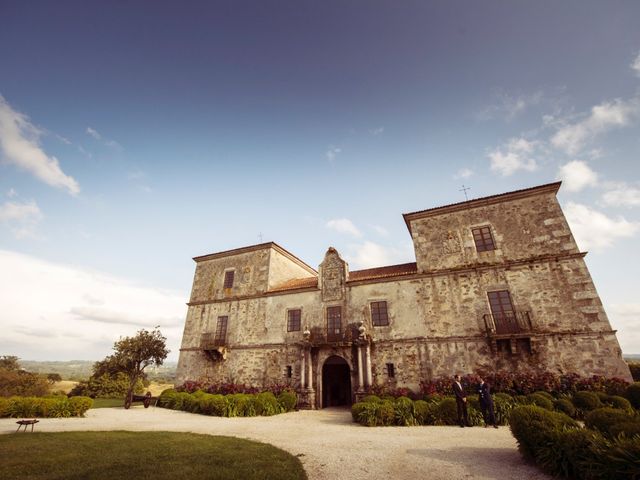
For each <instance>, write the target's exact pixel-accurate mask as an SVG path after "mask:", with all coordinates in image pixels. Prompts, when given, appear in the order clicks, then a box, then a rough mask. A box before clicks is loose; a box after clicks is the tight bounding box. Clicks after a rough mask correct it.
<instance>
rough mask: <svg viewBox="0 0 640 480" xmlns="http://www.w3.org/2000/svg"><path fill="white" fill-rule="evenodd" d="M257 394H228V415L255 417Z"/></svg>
mask: <svg viewBox="0 0 640 480" xmlns="http://www.w3.org/2000/svg"><path fill="white" fill-rule="evenodd" d="M254 399H255V396H254V395H252V394H248V393H235V394H232V395H227V416H228V417H255V415H256V408H255V403H254Z"/></svg>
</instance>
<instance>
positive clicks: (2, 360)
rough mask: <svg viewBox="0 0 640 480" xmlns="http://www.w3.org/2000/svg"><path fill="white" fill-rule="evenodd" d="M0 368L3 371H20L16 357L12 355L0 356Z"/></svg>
mask: <svg viewBox="0 0 640 480" xmlns="http://www.w3.org/2000/svg"><path fill="white" fill-rule="evenodd" d="M0 368H4V369H5V370H11V371H15V370H20V364H19V363H18V357H16V356H14V355H2V356H0Z"/></svg>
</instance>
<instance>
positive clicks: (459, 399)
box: [452, 375, 469, 427]
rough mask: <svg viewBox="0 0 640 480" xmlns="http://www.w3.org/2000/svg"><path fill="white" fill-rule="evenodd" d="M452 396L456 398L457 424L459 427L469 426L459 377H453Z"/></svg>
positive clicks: (465, 401)
mask: <svg viewBox="0 0 640 480" xmlns="http://www.w3.org/2000/svg"><path fill="white" fill-rule="evenodd" d="M452 387H453V394H454V395H455V396H456V406H457V407H458V422H460V426H461V427H465V426H467V427H468V426H469V417H468V415H467V395H466V394H465V393H464V388H462V383H460V375H456V376H454V377H453V385H452Z"/></svg>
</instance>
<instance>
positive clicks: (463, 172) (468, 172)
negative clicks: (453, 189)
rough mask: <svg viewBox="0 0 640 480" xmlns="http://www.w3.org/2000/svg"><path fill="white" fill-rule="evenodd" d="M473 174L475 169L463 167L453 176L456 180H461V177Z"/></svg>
mask: <svg viewBox="0 0 640 480" xmlns="http://www.w3.org/2000/svg"><path fill="white" fill-rule="evenodd" d="M472 175H473V170H471V169H470V168H461V169H460V170H458V171H457V172H456V173H455V175H454V176H453V178H455V179H456V180H459V179H461V178H469V177H471V176H472Z"/></svg>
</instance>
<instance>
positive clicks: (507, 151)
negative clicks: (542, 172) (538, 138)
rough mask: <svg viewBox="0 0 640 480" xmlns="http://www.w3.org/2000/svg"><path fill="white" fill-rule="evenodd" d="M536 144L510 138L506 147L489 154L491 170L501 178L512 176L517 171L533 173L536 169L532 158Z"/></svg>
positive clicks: (536, 165)
mask: <svg viewBox="0 0 640 480" xmlns="http://www.w3.org/2000/svg"><path fill="white" fill-rule="evenodd" d="M536 146H537V144H536V142H530V141H528V140H526V139H524V138H512V139H510V140H509V141H508V142H507V144H506V145H503V146H502V147H501V148H496V149H495V150H493V151H491V152H489V154H488V157H489V159H490V160H491V170H493V171H494V172H498V173H500V174H501V175H502V176H503V177H507V176H509V175H512V174H514V173H515V172H517V171H518V170H525V171H528V172H533V171H534V170H536V169H537V168H538V164H537V162H536V160H535V159H534V158H533V153H534V150H535V149H536Z"/></svg>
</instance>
